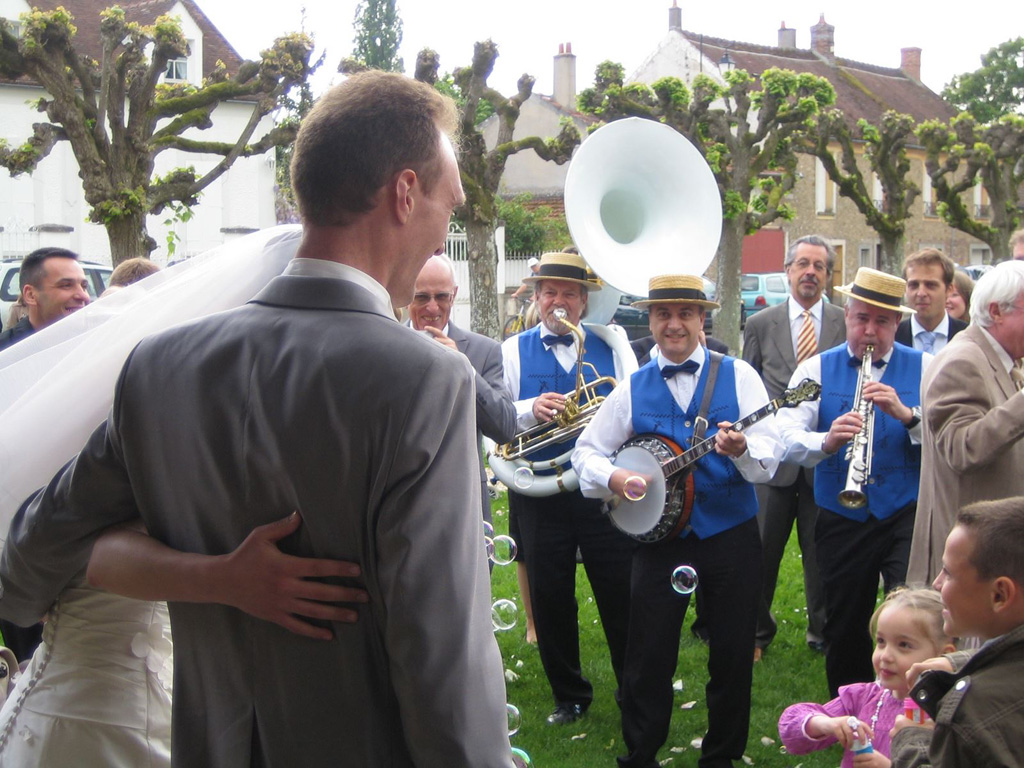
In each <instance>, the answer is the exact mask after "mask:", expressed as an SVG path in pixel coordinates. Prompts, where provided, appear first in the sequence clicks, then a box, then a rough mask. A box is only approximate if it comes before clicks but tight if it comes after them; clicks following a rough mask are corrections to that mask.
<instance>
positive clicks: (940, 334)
mask: <svg viewBox="0 0 1024 768" xmlns="http://www.w3.org/2000/svg"><path fill="white" fill-rule="evenodd" d="M927 332H928V329H927V328H925V327H924V326H923V325H921V324H920V323H919V322H917V315H911V316H910V337H911V338H912V339H913V341H914V349H919V350H921V351H922V352H923V351H924V344H923V342H922V341H921V339H920V338H918V336H919V335H920V334H922V333H927ZM932 333H934V334H935V341H934V342H933V343H932V354H933V355H934V354H937V353H938V352H939V350H941V349H942V348H943V347H944V346H946V345H947V344H948V343H949V313H948V312H944V313H943V314H942V319H941V320H939V324H938V325H936V326H935V328H934V329H933V330H932Z"/></svg>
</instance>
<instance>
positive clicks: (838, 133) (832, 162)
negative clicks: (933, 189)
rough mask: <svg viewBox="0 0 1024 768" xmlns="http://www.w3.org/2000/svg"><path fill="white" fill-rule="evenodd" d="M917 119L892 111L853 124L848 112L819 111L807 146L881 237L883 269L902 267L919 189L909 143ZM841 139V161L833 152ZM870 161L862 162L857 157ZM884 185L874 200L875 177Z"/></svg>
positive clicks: (891, 270)
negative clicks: (875, 121) (876, 120)
mask: <svg viewBox="0 0 1024 768" xmlns="http://www.w3.org/2000/svg"><path fill="white" fill-rule="evenodd" d="M915 127H916V126H915V124H914V119H913V118H912V117H910V115H901V114H898V113H897V112H894V111H892V110H889V111H887V112H885V114H883V115H882V119H881V121H880V122H879V125H877V126H876V125H872V124H870V123H868V122H867V121H866V120H863V119H861V120H858V121H857V126H856V128H855V129H854V128H851V127H850V124H849V122H848V121H847V118H846V115H845V114H843V112H842V111H840V110H838V109H829V110H826V111H824V112H822V113H821V114H819V115H818V119H817V120H816V121H815V123H814V128H813V129H812V130H811V131H808V133H807V138H806V144H805V145H804V147H805V150H806V151H808V152H810V153H811V154H813V155H815V156H816V157H817V158H818V159H819V160H820V161H821V164H822V166H824V168H825V172H826V173H827V174H828V177H829V178H830V179H832V181H834V182H835V183H836V185H837V186H838V188H839V194H841V195H843V196H844V197H846V198H847V199H849V200H850V201H851V202H853V204H854V205H856V206H857V210H859V211H860V212H861V214H862V215H863V216H864V219H865V221H866V222H867V224H868V226H869V227H871V228H872V229H873V230H875V232H877V233H878V238H879V240H881V242H882V258H881V264H880V265H879V269H881V270H882V271H884V272H888V273H889V274H893V275H898V274H900V271H901V270H902V269H903V257H904V249H905V243H906V230H907V220H908V219H909V218H910V216H911V210H910V208H911V206H912V205H913V204H914V201H915V200H916V199H917V197H918V196H919V195H920V194H921V189H920V187H918V186H917V184H915V183H914V182H913V180H912V179H911V177H910V158H909V157H908V156H907V144H908V142H912V141H915V140H916V136H915V134H914V130H915ZM834 144H838V146H839V155H840V160H839V161H838V162H837V161H836V157H835V155H834V154H833V145H834ZM861 157H863V158H864V159H865V160H866V161H867V168H866V169H864V168H862V167H861V164H860V162H859V159H860V158H861ZM872 177H874V178H877V179H878V181H879V185H880V186H881V188H882V198H881V200H876V199H875V193H874V183H873V178H872Z"/></svg>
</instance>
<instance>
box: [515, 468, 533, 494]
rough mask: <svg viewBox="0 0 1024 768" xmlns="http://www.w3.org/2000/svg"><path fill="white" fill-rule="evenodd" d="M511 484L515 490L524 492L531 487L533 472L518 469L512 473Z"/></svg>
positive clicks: (526, 469) (527, 469)
mask: <svg viewBox="0 0 1024 768" xmlns="http://www.w3.org/2000/svg"><path fill="white" fill-rule="evenodd" d="M512 484H513V485H515V487H516V488H519V489H520V490H522V491H525V490H526V489H527V488H530V487H532V486H533V470H532V469H530V468H529V467H520V468H519V469H517V470H516V471H515V472H513V473H512Z"/></svg>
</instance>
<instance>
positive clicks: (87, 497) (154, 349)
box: [0, 276, 511, 768]
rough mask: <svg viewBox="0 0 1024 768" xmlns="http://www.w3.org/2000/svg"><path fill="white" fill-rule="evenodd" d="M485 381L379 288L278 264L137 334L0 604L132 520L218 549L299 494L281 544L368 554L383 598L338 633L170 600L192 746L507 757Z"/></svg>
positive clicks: (66, 572) (25, 594) (184, 750)
mask: <svg viewBox="0 0 1024 768" xmlns="http://www.w3.org/2000/svg"><path fill="white" fill-rule="evenodd" d="M473 398H474V387H473V378H472V374H471V370H470V366H469V364H468V363H467V362H466V360H465V358H464V357H462V356H461V355H457V354H454V352H453V351H452V350H450V349H446V348H445V347H443V346H441V345H439V344H436V343H430V342H429V341H428V340H427V339H425V338H422V337H420V336H418V335H417V334H411V333H409V332H408V331H407V330H406V329H405V328H402V327H401V326H400V325H399V324H398V323H396V322H395V321H394V319H393V318H389V317H386V316H382V315H380V314H378V313H377V311H376V309H375V305H374V304H373V302H372V301H371V297H370V295H369V293H367V292H366V291H365V290H364V289H362V288H360V287H359V286H356V285H355V284H353V283H349V282H345V281H342V280H334V279H325V278H314V277H299V276H283V277H278V278H275V279H274V280H273V281H272V282H271V283H270V284H269V285H268V286H267V287H266V288H265V289H264V290H263V291H262V292H261V293H260V294H259V295H258V296H257V297H256V298H255V299H254V300H253V301H252V302H250V303H249V304H248V305H246V306H244V307H240V308H238V309H235V310H231V311H228V312H223V313H220V314H217V315H213V316H211V317H209V318H206V319H203V320H199V321H196V322H192V323H188V324H185V325H182V326H179V327H178V328H174V329H171V330H170V331H167V332H165V333H162V334H160V335H158V336H154V337H151V338H149V339H146V340H144V341H143V342H142V343H141V344H139V346H138V347H137V348H136V349H135V350H134V352H133V353H132V355H131V356H130V357H129V359H128V361H127V362H126V363H125V366H124V369H123V371H122V373H121V377H120V380H119V382H118V385H117V391H116V394H115V400H114V406H113V408H112V410H111V414H110V416H109V418H108V421H107V422H106V423H105V424H104V425H102V426H101V427H100V428H99V429H98V430H97V431H96V432H95V433H94V434H93V435H92V437H91V438H90V440H89V442H88V444H87V445H86V447H85V448H84V449H83V451H82V452H81V453H80V454H79V456H78V457H76V458H75V459H74V460H73V461H72V462H71V463H69V464H68V465H67V466H66V467H65V468H64V469H63V470H62V472H61V473H60V474H59V475H58V476H57V477H56V478H55V479H54V480H53V481H52V482H51V483H50V484H49V486H48V487H46V488H44V489H43V490H42V491H40V492H39V493H38V494H37V495H36V496H35V497H34V498H33V499H32V500H31V501H30V502H29V503H27V504H26V505H25V506H24V507H23V508H22V509H21V510H20V511H19V513H18V514H17V516H16V517H15V519H14V521H13V523H12V526H11V531H10V535H9V536H8V539H7V544H6V547H5V550H4V553H3V558H2V561H0V568H2V570H0V579H2V583H3V586H4V588H5V591H4V593H3V596H2V597H0V614H2V615H4V616H6V617H8V618H11V619H14V620H16V621H19V622H21V623H28V622H31V621H34V620H36V619H38V617H39V616H40V615H42V613H43V611H44V610H45V609H46V608H47V607H48V606H49V605H50V603H51V602H52V600H53V599H54V598H55V597H56V596H57V594H58V593H59V592H60V591H61V590H62V589H63V587H64V586H65V584H67V583H68V581H69V579H71V577H72V576H73V575H74V574H75V573H76V572H77V571H79V570H80V569H81V568H82V567H83V566H84V565H85V563H86V562H87V559H88V556H89V553H90V550H91V545H92V541H93V538H94V537H95V535H96V534H97V533H98V532H99V531H101V530H102V529H103V528H106V527H107V526H109V525H112V524H115V523H118V522H120V521H123V520H127V519H130V518H133V517H136V516H140V515H141V517H142V519H143V520H144V521H145V523H146V525H147V527H148V529H149V531H150V533H151V535H153V536H154V537H156V538H157V539H159V540H161V541H164V542H166V543H168V544H169V545H170V546H172V547H175V548H177V549H181V550H185V551H191V552H201V553H208V554H221V553H226V552H230V551H231V550H232V549H234V548H235V547H236V546H237V545H238V544H239V543H240V542H241V541H242V540H243V539H244V538H245V536H246V535H247V534H248V533H249V531H251V530H252V528H253V527H255V526H258V525H261V524H264V523H267V522H271V521H273V520H277V519H280V518H281V517H282V516H283V515H284V514H286V513H287V512H288V511H289V510H292V509H298V510H300V511H301V512H302V515H303V520H304V522H303V525H302V528H301V529H300V530H299V532H298V533H297V534H296V535H295V536H293V537H291V538H290V539H288V540H286V541H284V542H282V549H284V550H286V551H289V552H291V553H294V554H299V555H313V556H316V557H330V558H341V559H345V560H354V561H357V562H359V563H360V564H361V566H362V569H363V578H362V581H363V583H364V584H365V587H366V589H367V591H368V592H369V594H370V602H369V604H368V605H367V606H364V607H361V608H360V620H359V622H358V623H357V624H355V625H337V626H334V627H333V630H334V634H335V638H334V640H332V641H330V642H323V641H313V640H309V639H306V638H303V637H299V636H298V635H293V634H290V633H289V632H287V631H286V630H284V629H282V628H281V627H279V626H277V625H275V624H270V623H267V622H263V621H260V620H257V619H254V618H252V617H250V616H248V615H245V614H242V613H240V612H239V611H237V610H236V609H234V608H229V607H225V606H219V605H205V604H184V603H174V604H171V606H170V611H171V619H172V624H173V630H174V640H175V690H174V724H173V726H174V728H173V760H174V764H175V765H176V766H216V767H218V768H219V767H220V766H231V767H234V766H250V765H260V766H294V765H303V766H328V765H330V766H336V765H342V764H344V765H350V766H362V767H365V768H377V767H378V766H392V767H399V766H401V767H403V768H404V767H405V766H412V765H417V766H424V765H445V766H465V767H466V768H469V767H470V766H472V767H474V768H475V767H476V766H494V767H495V768H497V767H499V766H500V768H510V767H511V760H510V757H509V754H510V750H509V745H508V737H507V721H506V714H505V689H504V679H503V673H502V664H501V658H500V655H499V653H498V648H497V645H496V644H495V641H494V636H493V631H492V627H491V620H490V603H491V599H490V581H489V577H488V569H487V564H486V560H485V557H484V552H483V547H482V546H481V532H480V519H479V517H478V516H477V514H476V510H477V509H478V508H479V505H480V500H479V496H478V494H479V490H480V486H479V483H478V482H477V481H476V478H475V477H473V475H472V473H468V472H466V467H467V466H469V465H470V464H471V462H473V461H474V460H475V459H474V456H475V454H476V453H478V445H477V443H476V441H475V440H474V437H475V432H476V430H475V425H474V418H473Z"/></svg>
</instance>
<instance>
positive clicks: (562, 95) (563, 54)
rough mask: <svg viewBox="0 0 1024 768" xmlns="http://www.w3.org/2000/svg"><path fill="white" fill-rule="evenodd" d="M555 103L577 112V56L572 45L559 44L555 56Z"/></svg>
mask: <svg viewBox="0 0 1024 768" xmlns="http://www.w3.org/2000/svg"><path fill="white" fill-rule="evenodd" d="M553 95H554V98H555V101H557V102H558V103H559V104H561V105H562V106H563V107H565V108H566V109H568V110H570V111H572V112H575V111H576V56H575V55H573V52H572V43H559V44H558V55H557V56H555V92H554V94H553Z"/></svg>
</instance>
